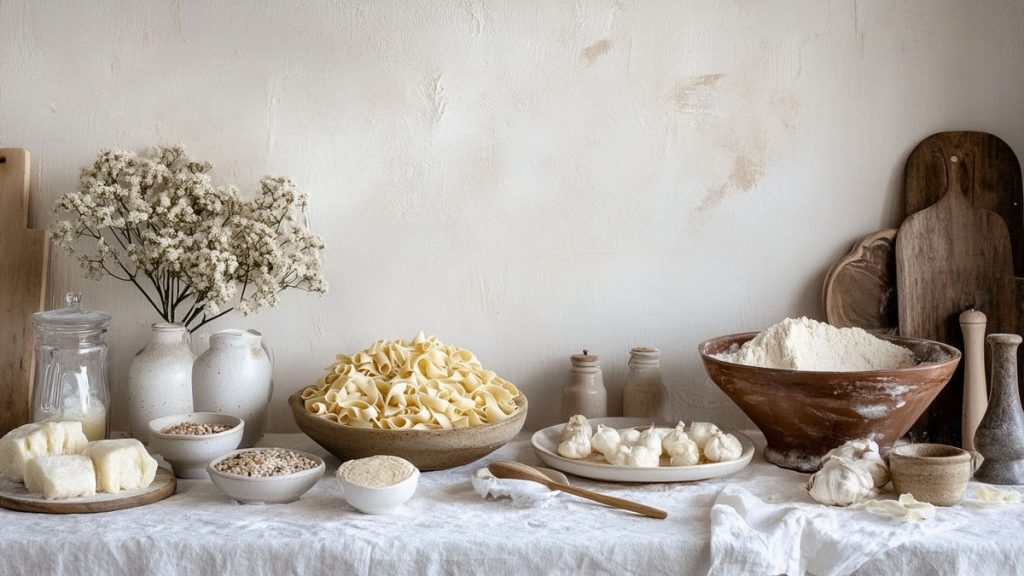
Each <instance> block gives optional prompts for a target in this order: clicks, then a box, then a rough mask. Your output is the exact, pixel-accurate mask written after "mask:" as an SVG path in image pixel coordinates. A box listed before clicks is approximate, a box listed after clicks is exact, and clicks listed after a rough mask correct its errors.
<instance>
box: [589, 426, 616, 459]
mask: <svg viewBox="0 0 1024 576" xmlns="http://www.w3.org/2000/svg"><path fill="white" fill-rule="evenodd" d="M621 442H622V439H621V438H619V431H618V430H616V429H615V428H610V427H608V426H605V425H604V424H598V425H597V432H594V436H593V438H591V439H590V445H591V447H593V449H594V451H596V452H600V453H601V454H604V455H606V456H607V455H608V454H611V453H613V452H615V449H616V448H618V447H619V444H620V443H621Z"/></svg>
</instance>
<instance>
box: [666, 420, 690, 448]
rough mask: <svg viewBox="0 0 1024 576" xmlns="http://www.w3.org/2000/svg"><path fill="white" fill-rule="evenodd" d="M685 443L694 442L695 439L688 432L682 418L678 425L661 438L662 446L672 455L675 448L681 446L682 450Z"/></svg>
mask: <svg viewBox="0 0 1024 576" xmlns="http://www.w3.org/2000/svg"><path fill="white" fill-rule="evenodd" d="M683 444H693V440H692V439H691V438H690V436H689V434H687V433H686V424H683V421H682V420H680V421H679V424H676V427H675V428H673V429H672V431H671V432H669V433H668V434H667V435H666V436H665V437H664V438H662V439H661V447H662V449H664V451H665V452H666V453H667V454H668V455H669V456H671V455H672V452H673V449H675V448H676V447H677V446H679V447H680V448H679V450H681V449H682V445H683ZM677 451H678V450H677Z"/></svg>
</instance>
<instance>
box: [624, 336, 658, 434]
mask: <svg viewBox="0 0 1024 576" xmlns="http://www.w3.org/2000/svg"><path fill="white" fill-rule="evenodd" d="M660 356H661V352H659V351H658V349H657V348H647V347H639V348H633V349H631V350H630V351H629V377H628V378H627V379H626V386H625V388H623V390H622V415H623V416H634V417H637V418H650V419H651V420H652V421H653V422H655V423H662V422H667V421H668V419H667V418H666V417H665V412H666V411H667V409H668V390H667V389H666V388H665V382H664V381H663V380H662V378H661V361H660V359H659V358H660Z"/></svg>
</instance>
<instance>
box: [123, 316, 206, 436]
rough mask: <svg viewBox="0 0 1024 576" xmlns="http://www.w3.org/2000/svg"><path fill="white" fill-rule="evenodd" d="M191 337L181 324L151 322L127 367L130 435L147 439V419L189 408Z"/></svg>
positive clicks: (190, 403)
mask: <svg viewBox="0 0 1024 576" xmlns="http://www.w3.org/2000/svg"><path fill="white" fill-rule="evenodd" d="M193 360H195V356H194V355H193V354H192V340H191V338H190V336H189V332H188V330H187V329H186V328H185V326H184V325H183V324H171V323H166V322H159V323H157V324H153V329H152V332H151V333H150V336H149V342H147V343H146V347H145V348H143V349H142V350H139V352H138V353H137V354H136V355H135V358H134V359H132V364H131V366H130V367H129V368H128V413H129V420H130V424H131V428H132V435H133V436H135V437H136V438H138V439H139V440H141V441H143V442H148V441H149V421H150V420H152V419H154V418H160V417H161V416H170V415H172V414H183V413H188V412H192V361H193Z"/></svg>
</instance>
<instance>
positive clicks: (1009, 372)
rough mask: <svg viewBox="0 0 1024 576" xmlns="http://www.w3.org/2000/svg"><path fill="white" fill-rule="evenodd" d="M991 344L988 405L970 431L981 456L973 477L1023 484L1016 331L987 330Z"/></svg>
mask: <svg viewBox="0 0 1024 576" xmlns="http://www.w3.org/2000/svg"><path fill="white" fill-rule="evenodd" d="M986 340H987V341H988V343H989V346H991V348H992V386H991V389H992V392H991V394H989V403H988V409H987V410H986V411H985V417H984V418H983V419H982V420H981V424H979V425H978V430H977V432H976V433H975V435H974V445H975V447H976V448H977V449H978V452H980V453H981V455H982V456H983V457H984V458H985V460H984V461H983V462H982V463H981V466H980V467H979V468H978V471H977V472H975V473H974V479H975V480H978V481H980V482H987V483H989V484H1024V409H1022V408H1021V404H1020V391H1019V389H1018V388H1017V346H1019V345H1020V343H1021V337H1020V336H1018V335H1016V334H989V336H988V338H986Z"/></svg>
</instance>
